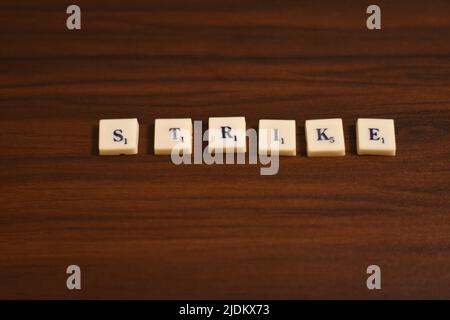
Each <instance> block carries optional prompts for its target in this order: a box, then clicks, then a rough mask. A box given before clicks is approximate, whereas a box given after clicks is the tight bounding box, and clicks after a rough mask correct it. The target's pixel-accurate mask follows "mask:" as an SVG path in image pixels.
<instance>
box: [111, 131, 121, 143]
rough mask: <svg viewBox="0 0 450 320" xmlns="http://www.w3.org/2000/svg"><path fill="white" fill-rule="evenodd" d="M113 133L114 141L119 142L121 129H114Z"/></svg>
mask: <svg viewBox="0 0 450 320" xmlns="http://www.w3.org/2000/svg"><path fill="white" fill-rule="evenodd" d="M113 135H114V137H113V140H114V142H120V141H122V140H123V135H122V129H116V130H114V132H113Z"/></svg>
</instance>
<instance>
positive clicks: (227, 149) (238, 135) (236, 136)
mask: <svg viewBox="0 0 450 320" xmlns="http://www.w3.org/2000/svg"><path fill="white" fill-rule="evenodd" d="M246 137H247V135H246V126H245V118H244V117H224V118H209V128H208V152H209V153H234V152H237V153H245V152H247V138H246Z"/></svg>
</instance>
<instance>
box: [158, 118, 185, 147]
mask: <svg viewBox="0 0 450 320" xmlns="http://www.w3.org/2000/svg"><path fill="white" fill-rule="evenodd" d="M154 147H155V154H156V155H170V154H171V153H172V149H174V151H177V152H178V154H192V120H191V119H156V120H155V143H154Z"/></svg>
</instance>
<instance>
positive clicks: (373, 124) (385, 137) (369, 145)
mask: <svg viewBox="0 0 450 320" xmlns="http://www.w3.org/2000/svg"><path fill="white" fill-rule="evenodd" d="M356 141H357V143H356V144H357V149H358V154H361V155H365V154H371V155H383V156H395V151H396V144H395V129H394V120H392V119H358V120H357V122H356Z"/></svg>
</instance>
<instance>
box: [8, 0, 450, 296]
mask: <svg viewBox="0 0 450 320" xmlns="http://www.w3.org/2000/svg"><path fill="white" fill-rule="evenodd" d="M69 4H71V3H69V2H67V1H66V2H64V1H63V2H61V1H56V0H41V1H31V0H29V1H20V2H19V1H12V0H3V1H1V2H0V21H1V31H0V40H1V43H2V45H1V49H0V59H1V64H0V106H1V116H0V134H1V139H0V150H1V151H2V154H1V156H0V162H1V167H0V168H1V169H0V181H1V182H0V192H1V201H0V277H1V278H0V298H127V299H128V298H148V299H197V298H202V299H205V298H206V299H208V298H209V299H212V298H224V299H231V298H235V299H236V298H238V299H240V298H253V299H266V298H271V299H278V298H285V299H305V298H306V299H309V298H369V299H374V298H450V291H449V287H450V197H449V192H450V171H449V164H450V163H449V156H450V152H449V148H450V143H449V140H450V131H449V128H450V41H448V40H449V39H450V19H449V17H450V3H449V2H448V1H446V0H439V1H433V4H432V5H431V4H430V3H429V2H426V1H406V0H405V1H378V2H377V4H378V5H380V6H381V8H382V19H383V29H382V31H375V32H370V31H368V30H367V29H366V28H365V17H366V15H365V9H366V6H367V4H366V3H364V2H361V1H345V2H344V3H341V2H339V1H324V0H321V1H264V0H258V1H256V0H246V1H242V0H239V1H238V0H227V1H206V0H193V1H181V0H170V1H166V0H165V1H138V0H131V1H118V0H110V1H87V0H79V1H77V4H78V5H79V6H80V7H81V8H82V17H83V21H82V30H81V31H79V32H69V31H67V30H66V28H65V19H66V14H65V9H66V7H67V6H68V5H69ZM233 115H242V116H246V119H247V123H248V126H249V127H253V128H256V126H257V122H258V120H259V119H261V118H285V119H295V120H297V122H298V124H299V127H298V141H299V146H298V147H299V150H300V154H299V156H298V157H295V158H282V159H281V164H280V172H279V174H278V175H276V176H260V175H259V166H255V165H227V166H220V165H215V166H207V165H184V166H175V165H173V164H172V163H171V162H170V159H169V158H168V157H156V156H154V155H152V147H151V146H152V144H153V132H152V130H153V121H154V119H155V118H158V117H161V118H164V117H191V118H193V119H195V120H203V121H207V119H208V117H209V116H233ZM122 117H123V118H128V117H137V118H139V121H140V124H141V134H140V153H139V155H137V156H133V157H99V156H98V155H97V149H96V146H97V134H98V133H97V124H98V120H99V119H101V118H122ZM327 117H342V118H343V120H344V125H345V137H346V144H347V150H348V155H347V156H346V157H342V158H324V159H312V158H311V159H310V158H307V157H305V140H304V132H303V131H304V127H303V124H304V120H306V119H314V118H327ZM358 117H386V118H394V119H395V121H396V122H395V123H396V130H397V146H398V156H397V157H393V158H390V157H361V156H357V155H356V152H355V132H354V129H355V128H354V125H355V121H356V118H358ZM69 264H78V265H80V266H81V268H82V274H83V282H82V286H83V290H81V291H77V292H72V291H68V290H67V289H66V288H65V280H66V274H65V269H66V267H67V266H68V265H69ZM370 264H378V265H380V266H381V268H382V271H383V276H382V287H383V289H382V290H381V291H377V292H373V291H369V290H367V289H366V287H365V281H366V277H367V275H366V273H365V271H366V267H367V266H368V265H370Z"/></svg>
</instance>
